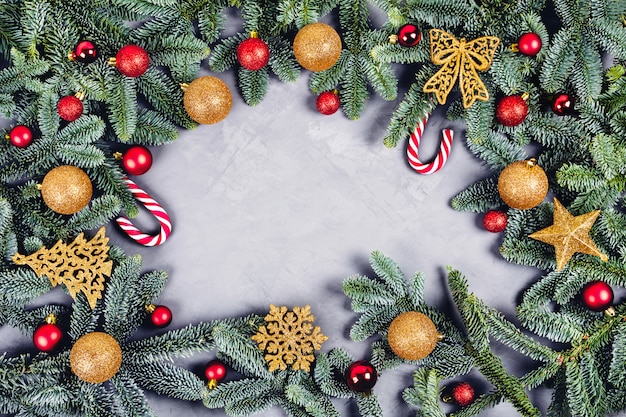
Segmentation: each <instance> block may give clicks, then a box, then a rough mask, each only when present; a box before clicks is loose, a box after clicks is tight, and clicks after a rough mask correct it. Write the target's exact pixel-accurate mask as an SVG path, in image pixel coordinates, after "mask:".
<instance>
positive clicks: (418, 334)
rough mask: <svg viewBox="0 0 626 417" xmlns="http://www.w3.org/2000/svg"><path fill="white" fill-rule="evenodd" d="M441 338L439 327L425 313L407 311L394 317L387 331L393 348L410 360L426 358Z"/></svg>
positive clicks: (396, 352) (403, 357)
mask: <svg viewBox="0 0 626 417" xmlns="http://www.w3.org/2000/svg"><path fill="white" fill-rule="evenodd" d="M439 339H440V336H439V334H438V333H437V328H436V327H435V324H434V323H433V322H432V320H431V319H430V318H429V317H428V316H427V315H425V314H422V313H419V312H417V311H407V312H405V313H402V314H400V315H399V316H398V317H396V318H395V319H393V321H392V322H391V324H390V325H389V330H388V332H387V340H388V341H389V346H390V347H391V350H393V352H394V353H395V354H396V355H398V356H399V357H401V358H402V359H405V360H409V361H416V360H420V359H424V358H425V357H426V356H428V355H429V354H430V352H432V351H433V349H435V345H436V344H437V341H438V340H439Z"/></svg>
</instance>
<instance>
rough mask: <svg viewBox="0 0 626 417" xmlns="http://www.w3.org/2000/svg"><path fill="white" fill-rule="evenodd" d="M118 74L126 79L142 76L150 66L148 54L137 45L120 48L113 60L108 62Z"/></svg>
mask: <svg viewBox="0 0 626 417" xmlns="http://www.w3.org/2000/svg"><path fill="white" fill-rule="evenodd" d="M109 63H110V64H111V65H115V66H116V67H117V69H118V71H119V72H121V73H122V74H124V75H125V76H127V77H131V78H136V77H140V76H142V75H143V74H144V73H145V72H146V71H147V70H148V67H149V66H150V57H149V56H148V52H146V50H145V49H143V48H142V47H141V46H139V45H126V46H124V47H122V48H121V49H120V50H119V51H117V54H116V55H115V58H111V59H110V60H109Z"/></svg>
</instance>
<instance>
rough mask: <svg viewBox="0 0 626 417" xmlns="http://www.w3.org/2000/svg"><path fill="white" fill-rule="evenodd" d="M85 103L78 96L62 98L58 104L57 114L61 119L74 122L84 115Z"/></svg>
mask: <svg viewBox="0 0 626 417" xmlns="http://www.w3.org/2000/svg"><path fill="white" fill-rule="evenodd" d="M83 109H84V107H83V102H82V101H81V99H79V98H78V97H76V96H65V97H61V99H60V100H59V103H58V104H57V113H59V116H60V117H61V119H63V120H65V121H67V122H73V121H74V120H76V119H78V118H79V117H80V116H81V115H82V114H83Z"/></svg>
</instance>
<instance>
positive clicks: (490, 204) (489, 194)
mask: <svg viewBox="0 0 626 417" xmlns="http://www.w3.org/2000/svg"><path fill="white" fill-rule="evenodd" d="M451 205H452V208H453V209H455V210H459V211H472V212H475V213H481V212H486V211H487V210H490V209H493V208H496V207H499V206H501V205H502V199H501V198H500V194H499V193H498V180H497V178H496V177H489V178H485V179H484V180H481V181H478V182H476V183H474V184H472V185H470V186H469V187H468V188H467V189H466V190H464V191H461V192H460V193H459V194H457V195H456V196H454V198H453V199H452V202H451Z"/></svg>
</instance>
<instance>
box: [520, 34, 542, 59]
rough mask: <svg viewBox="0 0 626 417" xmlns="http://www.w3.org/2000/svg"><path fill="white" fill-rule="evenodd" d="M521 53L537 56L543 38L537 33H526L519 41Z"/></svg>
mask: <svg viewBox="0 0 626 417" xmlns="http://www.w3.org/2000/svg"><path fill="white" fill-rule="evenodd" d="M517 48H518V49H519V51H520V53H522V54H524V55H527V56H535V55H537V54H538V53H539V51H541V38H540V37H539V35H537V34H536V33H532V32H530V33H524V34H523V35H522V36H520V38H519V40H518V41H517Z"/></svg>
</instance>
